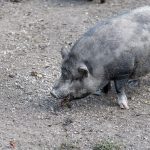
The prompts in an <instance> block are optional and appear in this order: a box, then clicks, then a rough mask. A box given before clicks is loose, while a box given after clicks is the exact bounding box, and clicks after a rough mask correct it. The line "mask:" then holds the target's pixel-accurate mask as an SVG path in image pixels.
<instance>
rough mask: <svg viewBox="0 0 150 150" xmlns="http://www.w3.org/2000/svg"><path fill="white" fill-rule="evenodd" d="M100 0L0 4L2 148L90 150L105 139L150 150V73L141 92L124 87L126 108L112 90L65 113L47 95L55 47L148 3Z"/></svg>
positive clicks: (130, 149) (54, 73)
mask: <svg viewBox="0 0 150 150" xmlns="http://www.w3.org/2000/svg"><path fill="white" fill-rule="evenodd" d="M106 1H107V2H106V3H105V4H98V3H96V2H87V1H86V0H85V1H84V0H24V1H22V2H19V3H12V2H10V1H9V0H7V1H4V0H0V150H11V149H15V150H59V149H61V147H63V146H62V145H65V144H68V145H72V146H71V147H72V149H73V148H74V149H80V150H92V149H93V146H94V145H95V144H97V143H99V142H100V141H101V140H108V139H110V140H112V141H114V142H115V143H118V144H120V145H121V147H122V148H121V149H126V150H150V80H149V77H150V75H149V76H147V77H144V78H142V79H141V85H140V87H138V86H137V87H135V88H133V87H130V88H127V95H128V99H129V106H130V109H129V110H121V109H120V108H119V107H118V106H117V104H116V101H115V99H116V95H115V94H113V92H111V93H109V94H108V96H101V97H98V96H89V97H87V98H85V99H81V100H78V101H73V102H71V108H68V107H65V106H64V107H63V108H61V107H60V106H59V103H58V101H56V100H55V99H53V98H52V97H51V96H50V89H51V87H52V85H53V83H54V80H55V79H56V78H58V76H59V74H60V63H61V56H60V49H61V47H63V46H66V45H70V44H71V43H74V42H75V41H76V40H77V39H78V38H79V37H80V35H82V34H83V33H84V32H85V31H86V30H87V29H88V28H89V27H91V26H92V25H94V24H95V23H96V22H97V21H98V20H101V19H103V18H105V17H109V16H113V15H116V14H117V13H118V12H123V11H126V10H129V9H132V8H136V7H139V6H144V5H150V0H106ZM62 149H63V148H62ZM64 149H67V148H64ZM70 149H71V148H70Z"/></svg>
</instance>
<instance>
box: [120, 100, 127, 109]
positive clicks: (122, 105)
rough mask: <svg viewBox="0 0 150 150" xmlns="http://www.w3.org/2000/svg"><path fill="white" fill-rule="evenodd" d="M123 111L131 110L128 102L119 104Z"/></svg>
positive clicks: (122, 101)
mask: <svg viewBox="0 0 150 150" xmlns="http://www.w3.org/2000/svg"><path fill="white" fill-rule="evenodd" d="M118 104H119V106H120V108H121V109H129V106H128V102H127V100H121V101H119V102H118Z"/></svg>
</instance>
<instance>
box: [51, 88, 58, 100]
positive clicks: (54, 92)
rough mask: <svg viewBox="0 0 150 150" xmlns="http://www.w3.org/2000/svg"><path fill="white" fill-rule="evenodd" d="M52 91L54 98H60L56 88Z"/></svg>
mask: <svg viewBox="0 0 150 150" xmlns="http://www.w3.org/2000/svg"><path fill="white" fill-rule="evenodd" d="M50 93H51V95H52V96H53V97H54V98H58V94H57V92H56V90H55V89H52V90H51V92H50Z"/></svg>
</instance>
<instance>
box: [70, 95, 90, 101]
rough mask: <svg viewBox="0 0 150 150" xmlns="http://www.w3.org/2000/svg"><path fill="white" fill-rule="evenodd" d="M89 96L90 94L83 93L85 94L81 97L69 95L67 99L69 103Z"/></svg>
mask: <svg viewBox="0 0 150 150" xmlns="http://www.w3.org/2000/svg"><path fill="white" fill-rule="evenodd" d="M90 94H91V93H85V94H82V95H81V96H77V97H76V96H73V95H71V94H70V95H69V96H68V98H67V99H69V100H70V101H72V100H76V99H82V98H85V97H87V96H88V95H90Z"/></svg>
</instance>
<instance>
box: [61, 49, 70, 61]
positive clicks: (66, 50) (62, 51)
mask: <svg viewBox="0 0 150 150" xmlns="http://www.w3.org/2000/svg"><path fill="white" fill-rule="evenodd" d="M68 54H69V50H68V49H67V48H61V56H62V59H65V58H67V56H68Z"/></svg>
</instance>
